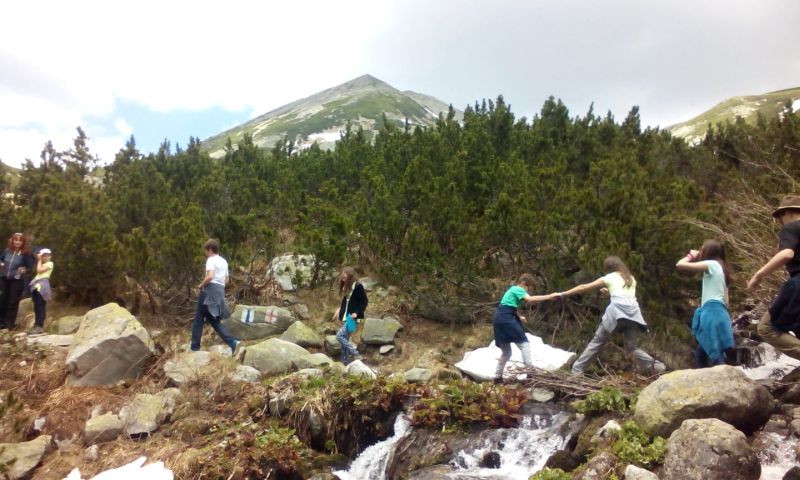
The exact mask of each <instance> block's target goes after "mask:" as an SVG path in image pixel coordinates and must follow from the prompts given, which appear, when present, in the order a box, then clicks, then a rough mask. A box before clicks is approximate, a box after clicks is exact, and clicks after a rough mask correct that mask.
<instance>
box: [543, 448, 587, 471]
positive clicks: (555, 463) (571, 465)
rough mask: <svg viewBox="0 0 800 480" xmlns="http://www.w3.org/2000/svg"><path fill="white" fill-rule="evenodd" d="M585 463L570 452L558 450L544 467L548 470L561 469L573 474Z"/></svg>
mask: <svg viewBox="0 0 800 480" xmlns="http://www.w3.org/2000/svg"><path fill="white" fill-rule="evenodd" d="M581 463H583V459H582V458H579V457H577V456H576V455H575V454H573V453H572V452H570V451H569V450H558V451H557V452H555V453H554V454H552V455H550V458H548V459H547V462H545V464H544V466H545V467H547V468H560V469H561V470H564V471H565V472H571V471H573V470H575V469H576V468H578V467H579V466H580V464H581Z"/></svg>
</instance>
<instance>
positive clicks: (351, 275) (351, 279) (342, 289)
mask: <svg viewBox="0 0 800 480" xmlns="http://www.w3.org/2000/svg"><path fill="white" fill-rule="evenodd" d="M342 273H344V274H345V277H346V278H345V279H344V280H342V278H341V277H342ZM356 280H358V277H357V276H356V271H355V270H353V267H344V268H342V271H341V272H339V295H347V294H349V293H350V290H352V289H353V284H354V283H356Z"/></svg>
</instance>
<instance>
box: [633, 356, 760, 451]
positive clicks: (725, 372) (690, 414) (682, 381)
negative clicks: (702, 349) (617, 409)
mask: <svg viewBox="0 0 800 480" xmlns="http://www.w3.org/2000/svg"><path fill="white" fill-rule="evenodd" d="M774 408H775V401H774V399H773V398H772V396H771V395H770V394H769V392H768V391H767V389H766V388H764V387H763V386H762V385H759V384H758V383H756V382H754V381H753V380H751V379H750V378H748V377H747V376H746V375H745V374H744V373H743V372H742V371H741V370H739V369H737V368H734V367H731V366H728V365H719V366H716V367H713V368H701V369H694V370H677V371H674V372H670V373H667V374H666V375H662V376H661V377H659V378H658V380H656V381H655V382H653V383H651V384H650V385H648V386H646V387H645V388H644V389H643V390H642V391H641V393H640V394H639V398H638V400H637V402H636V410H635V412H634V419H635V420H636V423H638V424H639V425H641V426H642V428H644V429H645V430H646V431H647V432H648V433H650V434H651V435H659V436H662V437H668V436H669V435H670V434H671V433H672V432H673V431H675V429H677V428H678V427H680V425H681V423H682V422H683V421H684V420H688V419H696V418H717V419H719V420H722V421H724V422H727V423H729V424H731V425H733V426H734V427H736V428H738V429H739V430H742V431H743V432H745V433H751V432H753V431H755V430H757V429H759V428H761V427H762V426H763V425H764V424H765V423H766V422H767V420H769V417H770V415H771V414H772V411H773V410H774Z"/></svg>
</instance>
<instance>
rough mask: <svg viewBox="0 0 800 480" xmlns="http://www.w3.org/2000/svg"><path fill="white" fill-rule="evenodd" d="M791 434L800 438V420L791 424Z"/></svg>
mask: <svg viewBox="0 0 800 480" xmlns="http://www.w3.org/2000/svg"><path fill="white" fill-rule="evenodd" d="M789 433H790V434H791V435H794V436H795V437H799V438H800V419H795V420H792V422H791V423H790V424H789Z"/></svg>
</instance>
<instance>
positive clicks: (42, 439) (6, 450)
mask: <svg viewBox="0 0 800 480" xmlns="http://www.w3.org/2000/svg"><path fill="white" fill-rule="evenodd" d="M51 441H52V438H51V437H50V436H49V435H41V436H39V437H36V438H35V439H33V440H31V441H30V442H21V443H0V465H6V466H7V468H8V469H7V470H6V471H5V472H4V475H5V476H6V477H7V478H9V479H17V478H27V477H28V475H29V474H30V473H31V472H32V471H33V469H34V468H36V467H37V466H38V465H39V462H41V461H42V457H43V456H44V454H45V453H47V450H48V449H49V448H50V445H51V443H50V442H51Z"/></svg>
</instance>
